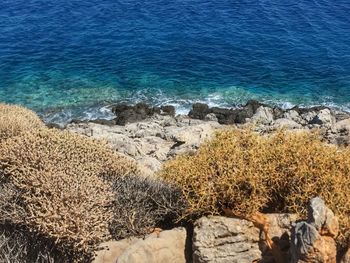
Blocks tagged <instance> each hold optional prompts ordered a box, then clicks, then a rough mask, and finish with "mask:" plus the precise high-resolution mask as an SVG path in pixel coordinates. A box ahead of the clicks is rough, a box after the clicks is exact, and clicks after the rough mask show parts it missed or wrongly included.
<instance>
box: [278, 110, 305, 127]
mask: <svg viewBox="0 0 350 263" xmlns="http://www.w3.org/2000/svg"><path fill="white" fill-rule="evenodd" d="M282 117H283V118H285V119H288V120H291V121H294V122H296V123H298V124H306V122H305V120H303V118H301V116H300V114H299V113H298V112H297V111H296V110H288V111H286V112H285V113H284V114H283V116H282Z"/></svg>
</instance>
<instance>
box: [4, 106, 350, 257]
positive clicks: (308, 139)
mask: <svg viewBox="0 0 350 263" xmlns="http://www.w3.org/2000/svg"><path fill="white" fill-rule="evenodd" d="M0 119H1V122H0V134H1V137H0V261H5V262H6V261H9V262H90V261H91V259H92V256H93V252H94V251H95V250H96V249H97V247H98V245H99V244H101V243H102V242H105V241H108V240H121V239H124V238H127V237H135V236H141V237H142V236H145V235H147V234H149V233H151V232H153V231H155V230H157V229H158V228H162V229H170V228H173V227H174V226H177V225H185V226H189V227H190V226H191V225H192V222H193V221H194V220H196V219H198V218H200V217H202V216H206V215H227V214H228V212H229V214H230V215H231V216H232V215H233V216H235V217H238V218H246V219H249V218H250V217H254V214H255V213H256V212H261V213H297V214H298V215H299V217H300V218H305V216H306V214H307V211H306V207H307V203H308V201H309V200H310V199H311V198H313V197H315V196H320V197H321V198H323V199H324V200H325V201H326V202H327V205H328V206H329V207H330V208H331V209H332V210H333V211H334V212H335V214H336V215H337V216H338V217H339V221H340V235H339V236H338V244H339V245H343V244H345V242H344V241H346V239H347V238H348V237H349V236H350V231H349V229H350V220H349V213H350V203H349V202H348V200H349V194H348V189H349V188H350V180H349V179H350V178H349V176H350V175H349V172H350V149H349V148H340V147H337V146H335V145H331V144H327V143H325V142H323V141H322V139H321V138H320V136H319V133H318V132H317V131H313V132H310V131H293V132H292V131H287V130H278V131H275V132H271V133H269V134H266V133H265V134H259V133H257V132H255V131H253V130H252V129H250V128H227V127H226V128H225V129H220V130H219V131H218V132H216V134H215V136H214V137H213V138H212V139H210V140H207V141H206V142H205V143H204V144H202V145H201V146H200V147H199V149H198V151H192V152H191V153H188V154H183V155H179V156H176V157H175V158H174V159H172V160H169V161H167V162H165V163H164V165H163V168H162V169H161V170H160V171H159V172H158V173H157V174H156V176H154V177H145V176H144V174H143V173H142V171H141V170H139V169H138V167H137V165H136V163H135V162H134V161H130V159H129V158H127V157H125V156H122V155H120V154H117V153H116V152H115V151H114V150H112V148H110V145H108V144H107V143H106V142H104V141H100V140H93V139H91V138H88V137H86V136H82V135H78V134H75V133H73V132H69V131H67V130H59V129H55V128H52V129H51V128H48V127H46V126H45V124H44V123H43V122H42V121H41V120H40V118H39V117H38V116H37V115H36V114H35V113H34V112H32V111H30V110H28V109H25V108H22V107H18V106H12V105H5V104H0ZM178 138H179V139H181V138H182V137H180V136H179V137H178ZM33 244H35V245H33Z"/></svg>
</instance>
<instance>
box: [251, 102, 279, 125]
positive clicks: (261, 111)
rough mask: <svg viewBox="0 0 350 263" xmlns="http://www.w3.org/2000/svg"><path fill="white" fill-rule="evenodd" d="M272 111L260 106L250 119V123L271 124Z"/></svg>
mask: <svg viewBox="0 0 350 263" xmlns="http://www.w3.org/2000/svg"><path fill="white" fill-rule="evenodd" d="M273 119H274V115H273V109H271V108H270V107H264V106H260V107H259V108H258V109H257V110H256V112H255V113H254V115H253V116H252V118H251V122H253V123H256V124H265V125H269V124H271V123H272V122H273Z"/></svg>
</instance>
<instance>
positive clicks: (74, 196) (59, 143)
mask: <svg viewBox="0 0 350 263" xmlns="http://www.w3.org/2000/svg"><path fill="white" fill-rule="evenodd" d="M0 171H1V173H2V176H3V178H4V180H3V181H6V182H7V183H6V184H3V187H4V186H6V187H7V188H8V185H9V184H10V186H11V184H12V186H13V187H14V188H15V189H16V191H17V194H14V193H13V196H11V197H10V198H9V199H10V200H14V198H15V197H16V198H17V197H18V193H19V196H20V201H19V202H17V203H16V202H9V204H15V203H16V204H17V205H19V206H20V207H22V208H23V211H24V212H23V213H22V214H19V213H18V209H10V211H14V213H13V214H10V216H7V217H10V219H11V223H17V224H24V225H26V226H28V227H29V228H30V229H32V230H35V231H37V232H40V233H43V234H45V235H46V236H47V237H50V238H52V239H54V240H56V242H57V244H58V245H59V246H62V247H63V248H66V247H67V248H69V249H71V248H72V247H74V249H75V250H76V251H88V250H89V249H90V248H91V247H92V246H93V245H94V244H96V243H98V242H100V241H102V240H105V239H106V238H107V237H108V235H109V231H108V224H109V222H110V220H111V218H112V211H111V210H110V204H111V197H112V196H113V192H112V188H111V184H110V183H109V182H108V181H107V180H106V178H104V177H103V176H102V174H106V173H108V174H113V175H115V176H123V175H128V174H133V173H135V171H136V166H135V165H134V164H133V163H130V162H129V161H127V160H126V159H125V158H123V157H121V156H119V155H117V154H115V153H114V152H113V151H112V150H110V149H108V148H107V147H106V146H105V145H103V143H101V142H98V141H93V140H90V139H88V138H85V137H82V136H79V135H76V134H72V133H69V132H64V131H59V130H56V129H52V130H49V129H39V130H37V131H31V132H23V133H22V134H21V135H20V136H15V137H12V138H9V139H7V140H5V141H3V142H2V143H1V144H0ZM109 179H110V180H113V179H114V178H109ZM13 187H12V188H9V189H8V190H7V191H9V193H11V191H13V190H14V189H13ZM16 198H15V199H16ZM15 212H16V213H15ZM0 218H1V215H0ZM0 221H1V220H0Z"/></svg>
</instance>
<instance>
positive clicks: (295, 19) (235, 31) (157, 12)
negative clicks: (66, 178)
mask: <svg viewBox="0 0 350 263" xmlns="http://www.w3.org/2000/svg"><path fill="white" fill-rule="evenodd" d="M248 99H258V100H261V101H265V102H268V103H272V104H278V105H281V106H284V107H291V106H293V105H296V104H298V105H304V106H308V105H316V104H324V105H331V106H334V107H338V108H342V109H346V110H350V0H296V1H286V0H236V1H233V0H215V1H214V0H172V1H165V0H147V1H138V0H122V1H118V0H86V1H82V0H59V1H58V0H1V1H0V101H4V102H8V103H17V104H22V105H25V106H28V107H30V108H32V109H34V110H36V111H37V112H39V113H40V114H42V115H43V116H44V117H45V118H46V119H48V120H52V121H58V120H68V119H70V118H94V117H107V116H108V107H106V106H108V105H111V104H113V103H116V102H122V101H124V102H131V103H133V102H138V101H147V102H150V103H153V104H157V105H158V104H172V105H175V106H176V107H177V109H178V112H185V111H186V110H188V109H189V107H190V105H191V103H193V102H198V101H202V102H207V103H209V104H210V105H220V106H225V107H234V106H236V105H238V104H240V103H244V102H246V101H247V100H248Z"/></svg>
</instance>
